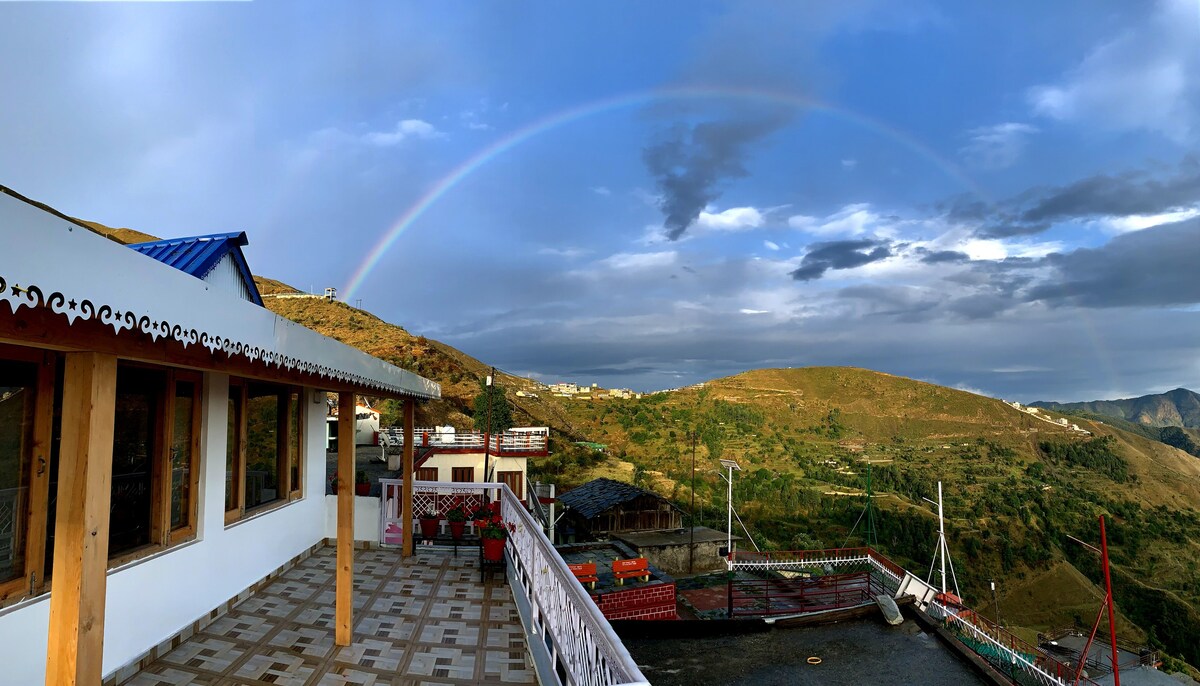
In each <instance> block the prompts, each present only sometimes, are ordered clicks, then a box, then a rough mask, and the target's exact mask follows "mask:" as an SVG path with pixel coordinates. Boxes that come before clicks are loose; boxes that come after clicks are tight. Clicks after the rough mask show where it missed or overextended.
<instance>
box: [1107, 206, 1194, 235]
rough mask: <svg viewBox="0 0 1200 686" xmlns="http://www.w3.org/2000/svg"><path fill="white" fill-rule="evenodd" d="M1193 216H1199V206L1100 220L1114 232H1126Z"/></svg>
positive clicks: (1172, 222)
mask: <svg viewBox="0 0 1200 686" xmlns="http://www.w3.org/2000/svg"><path fill="white" fill-rule="evenodd" d="M1193 217H1200V207H1189V208H1187V209H1184V210H1176V211H1174V212H1162V213H1159V214H1152V215H1146V214H1131V215H1127V216H1124V217H1110V218H1107V219H1104V220H1102V221H1101V223H1102V224H1103V225H1104V226H1105V227H1107V228H1108V229H1110V230H1112V231H1114V232H1116V233H1128V232H1130V231H1141V230H1142V229H1149V228H1151V227H1154V226H1159V225H1162V224H1174V223H1175V222H1181V221H1184V220H1187V219H1191V218H1193Z"/></svg>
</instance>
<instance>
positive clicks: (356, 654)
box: [333, 636, 407, 672]
mask: <svg viewBox="0 0 1200 686" xmlns="http://www.w3.org/2000/svg"><path fill="white" fill-rule="evenodd" d="M406 648H407V646H406V645H405V644H403V643H393V642H392V641H384V640H380V639H377V638H365V637H358V636H356V637H355V641H354V643H353V645H350V646H346V647H344V648H338V649H337V651H336V652H335V653H334V654H333V659H334V661H335V662H340V663H342V664H347V665H358V666H360V667H370V668H372V669H381V670H385V671H389V672H394V671H396V670H398V669H399V668H400V665H401V663H403V662H404V656H405V655H406V654H407V652H406Z"/></svg>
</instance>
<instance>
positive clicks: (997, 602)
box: [988, 579, 1000, 626]
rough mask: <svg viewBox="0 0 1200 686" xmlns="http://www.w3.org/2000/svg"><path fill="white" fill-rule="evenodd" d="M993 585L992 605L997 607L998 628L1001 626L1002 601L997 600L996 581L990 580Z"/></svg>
mask: <svg viewBox="0 0 1200 686" xmlns="http://www.w3.org/2000/svg"><path fill="white" fill-rule="evenodd" d="M988 583H990V584H991V585H992V605H995V606H996V626H1000V601H999V600H998V599H997V598H996V580H995V579H988Z"/></svg>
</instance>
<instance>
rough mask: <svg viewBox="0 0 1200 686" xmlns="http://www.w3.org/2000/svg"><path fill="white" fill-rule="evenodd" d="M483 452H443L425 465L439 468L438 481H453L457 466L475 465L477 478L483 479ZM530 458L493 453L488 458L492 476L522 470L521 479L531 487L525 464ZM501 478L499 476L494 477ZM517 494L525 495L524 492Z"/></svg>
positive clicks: (526, 487)
mask: <svg viewBox="0 0 1200 686" xmlns="http://www.w3.org/2000/svg"><path fill="white" fill-rule="evenodd" d="M483 457H484V456H483V453H441V454H434V455H433V456H431V457H430V458H429V459H428V460H426V461H425V464H424V466H425V467H436V468H437V470H438V478H437V480H438V481H453V480H454V478H453V476H454V468H455V467H474V468H475V480H476V481H483V480H484V473H483ZM528 461H529V458H525V457H497V456H495V455H492V456H490V457H489V458H488V462H489V463H490V466H491V468H492V476H493V477H495V476H496V474H498V473H499V472H521V481H522V482H525V486H524V487H525V489H528V488H529V485H528V478H527V474H526V472H525V466H526V464H527V463H528ZM494 480H496V481H498V480H499V478H498V477H497V478H496V479H494ZM517 495H519V496H522V497H524V494H520V493H518V494H517Z"/></svg>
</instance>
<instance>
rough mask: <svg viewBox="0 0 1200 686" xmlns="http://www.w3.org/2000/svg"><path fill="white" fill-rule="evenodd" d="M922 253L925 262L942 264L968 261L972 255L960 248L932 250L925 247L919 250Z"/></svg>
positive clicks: (922, 259)
mask: <svg viewBox="0 0 1200 686" xmlns="http://www.w3.org/2000/svg"><path fill="white" fill-rule="evenodd" d="M917 252H919V253H921V261H922V262H924V263H925V264H941V263H944V262H968V261H970V259H971V257H970V256H969V255H967V254H966V253H965V252H959V251H958V250H938V251H936V252H935V251H930V250H925V249H924V248H922V249H920V250H918V251H917Z"/></svg>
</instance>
